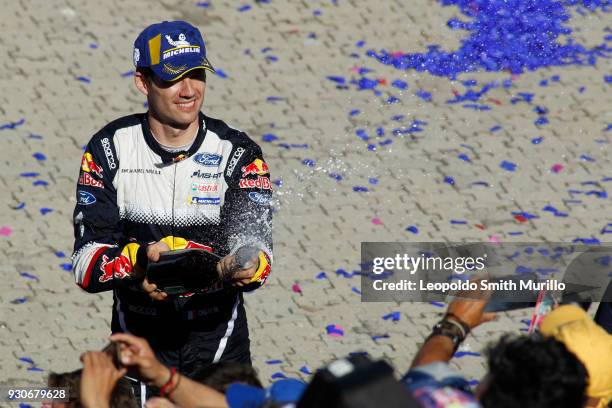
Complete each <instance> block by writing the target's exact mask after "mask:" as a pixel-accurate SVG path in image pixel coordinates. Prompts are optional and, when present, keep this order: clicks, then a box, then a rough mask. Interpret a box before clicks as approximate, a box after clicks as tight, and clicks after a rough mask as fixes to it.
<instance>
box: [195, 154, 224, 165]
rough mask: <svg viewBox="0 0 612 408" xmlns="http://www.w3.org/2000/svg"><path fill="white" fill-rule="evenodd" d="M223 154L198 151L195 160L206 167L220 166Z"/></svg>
mask: <svg viewBox="0 0 612 408" xmlns="http://www.w3.org/2000/svg"><path fill="white" fill-rule="evenodd" d="M222 158H223V156H221V155H220V154H215V153H198V154H196V155H195V156H193V161H194V162H196V163H198V164H200V165H202V166H206V167H218V166H219V165H220V164H221V159H222Z"/></svg>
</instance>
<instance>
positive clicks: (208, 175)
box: [73, 21, 272, 376]
mask: <svg viewBox="0 0 612 408" xmlns="http://www.w3.org/2000/svg"><path fill="white" fill-rule="evenodd" d="M134 64H135V66H136V73H135V78H134V79H135V84H136V87H137V88H138V90H139V91H140V92H142V93H143V94H144V95H145V96H146V98H147V101H148V106H149V110H148V112H146V113H144V114H135V115H130V116H126V117H123V118H120V119H118V120H115V121H113V122H111V123H109V124H108V125H106V126H105V127H104V128H102V130H100V131H99V132H98V133H96V134H95V135H94V136H93V137H92V139H91V140H90V142H89V144H88V145H87V147H86V150H85V153H84V154H83V158H82V160H81V170H80V175H79V180H78V185H77V205H76V208H75V212H74V222H75V239H76V241H75V252H74V255H73V271H74V274H75V278H76V282H77V284H78V285H79V286H80V287H82V288H83V289H85V290H86V291H88V292H92V293H94V292H102V291H109V290H113V291H114V306H113V315H112V331H113V333H116V332H129V333H133V334H135V335H139V336H142V337H145V338H146V339H147V340H149V342H150V343H151V344H152V346H153V348H154V350H155V352H156V354H157V355H158V357H159V359H160V360H161V361H162V362H164V363H165V364H167V365H169V366H173V367H176V368H178V370H179V371H180V372H182V373H183V374H185V375H187V376H189V375H190V374H192V373H193V372H194V371H196V370H197V369H198V368H199V367H201V366H204V365H206V364H208V363H211V362H213V361H214V362H217V361H237V362H242V363H250V351H249V335H248V329H247V321H246V315H245V310H244V305H243V297H242V292H243V291H245V290H251V289H254V288H257V287H259V286H261V285H262V284H263V283H264V281H265V280H266V278H267V276H268V274H269V272H270V265H271V258H272V252H271V250H272V236H271V234H272V232H271V221H272V215H271V212H272V211H271V208H270V200H271V198H272V188H271V183H270V178H269V177H270V175H269V171H268V166H267V164H266V163H265V161H264V159H263V156H262V152H261V149H260V148H259V146H258V145H257V144H256V143H255V142H253V141H252V140H251V139H250V138H249V137H248V136H247V135H246V134H245V133H243V132H241V131H239V130H236V129H232V128H230V127H229V126H227V125H226V124H225V123H224V122H222V121H221V120H218V119H213V118H210V117H208V116H206V115H204V114H203V113H201V112H200V109H201V108H202V104H203V102H204V95H205V90H206V71H209V72H212V73H214V72H215V71H214V69H213V67H212V66H211V65H210V63H209V62H208V59H207V58H206V49H205V45H204V40H203V39H202V35H201V34H200V32H199V31H198V29H197V28H195V27H193V26H192V25H190V24H189V23H186V22H184V21H173V22H162V23H159V24H153V25H151V26H149V27H147V28H146V29H145V30H144V31H143V32H142V33H141V34H140V35H139V36H138V38H137V39H136V41H135V43H134ZM190 248H200V249H205V250H208V251H211V252H213V253H215V254H217V255H218V257H219V258H221V260H220V261H219V262H218V264H217V265H216V268H215V266H214V265H213V268H212V269H213V270H214V271H213V273H217V274H219V277H220V278H222V279H220V280H219V281H218V283H216V284H214V285H212V286H209V287H206V288H205V289H202V290H199V291H196V292H195V293H194V292H191V293H181V294H175V295H173V294H169V293H166V292H164V291H162V290H160V288H158V287H157V286H156V285H154V284H152V283H151V282H148V280H147V279H146V277H144V271H145V270H146V268H147V265H148V264H149V263H152V262H157V261H158V260H159V258H160V254H162V253H163V252H166V251H169V250H177V249H190ZM247 249H248V251H247ZM237 253H241V254H244V253H249V254H250V256H247V257H244V256H242V260H241V261H240V262H237V260H236V254H237ZM249 258H250V259H249Z"/></svg>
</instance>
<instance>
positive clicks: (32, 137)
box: [28, 133, 43, 140]
mask: <svg viewBox="0 0 612 408" xmlns="http://www.w3.org/2000/svg"><path fill="white" fill-rule="evenodd" d="M28 137H29V138H30V139H36V140H42V139H43V137H42V136H41V135H35V134H34V133H30V135H29V136H28Z"/></svg>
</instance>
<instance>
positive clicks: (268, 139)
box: [261, 133, 278, 142]
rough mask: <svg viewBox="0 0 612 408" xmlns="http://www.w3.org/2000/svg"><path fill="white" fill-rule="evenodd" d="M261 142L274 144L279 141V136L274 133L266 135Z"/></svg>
mask: <svg viewBox="0 0 612 408" xmlns="http://www.w3.org/2000/svg"><path fill="white" fill-rule="evenodd" d="M261 140H262V141H264V142H273V141H275V140H278V136H276V135H275V134H273V133H266V134H265V135H263V136H262V137H261Z"/></svg>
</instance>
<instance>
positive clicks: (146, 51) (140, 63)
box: [134, 21, 215, 81]
mask: <svg viewBox="0 0 612 408" xmlns="http://www.w3.org/2000/svg"><path fill="white" fill-rule="evenodd" d="M134 65H135V66H136V68H150V69H151V70H152V71H153V72H154V73H155V75H156V76H158V77H159V78H161V79H162V80H164V81H176V80H177V79H179V78H181V77H182V76H183V75H185V74H186V73H187V72H189V71H193V70H194V69H199V68H201V69H207V70H209V71H210V72H213V73H214V72H215V69H214V68H213V67H212V65H210V62H208V59H207V58H206V47H205V46H204V39H203V38H202V34H200V30H198V29H197V28H196V27H194V26H192V25H191V24H189V23H188V22H186V21H164V22H161V23H157V24H152V25H150V26H148V27H147V28H145V29H144V31H143V32H142V33H140V35H139V36H138V38H136V41H135V42H134Z"/></svg>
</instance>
